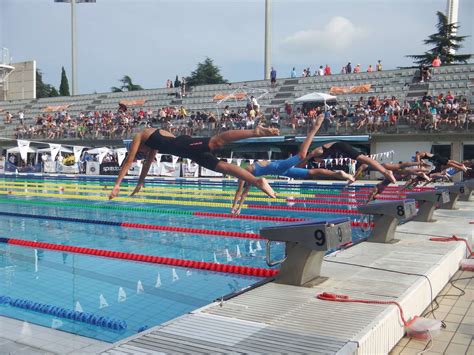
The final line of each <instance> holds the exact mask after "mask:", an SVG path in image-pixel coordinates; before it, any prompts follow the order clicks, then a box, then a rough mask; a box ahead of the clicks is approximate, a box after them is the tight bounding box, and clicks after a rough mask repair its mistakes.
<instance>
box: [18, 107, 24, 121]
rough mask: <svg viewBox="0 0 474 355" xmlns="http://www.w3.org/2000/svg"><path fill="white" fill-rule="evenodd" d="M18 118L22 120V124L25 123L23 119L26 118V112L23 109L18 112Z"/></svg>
mask: <svg viewBox="0 0 474 355" xmlns="http://www.w3.org/2000/svg"><path fill="white" fill-rule="evenodd" d="M18 118H19V120H20V124H23V119H24V118H25V114H24V112H23V110H20V111H19V112H18Z"/></svg>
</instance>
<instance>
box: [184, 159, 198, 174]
mask: <svg viewBox="0 0 474 355" xmlns="http://www.w3.org/2000/svg"><path fill="white" fill-rule="evenodd" d="M182 167H183V177H198V176H199V165H198V164H196V163H195V162H193V161H191V159H186V164H182Z"/></svg>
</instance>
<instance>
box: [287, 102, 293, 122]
mask: <svg viewBox="0 0 474 355" xmlns="http://www.w3.org/2000/svg"><path fill="white" fill-rule="evenodd" d="M285 113H286V119H287V120H290V118H291V114H292V113H293V107H292V106H291V104H290V103H289V102H285Z"/></svg>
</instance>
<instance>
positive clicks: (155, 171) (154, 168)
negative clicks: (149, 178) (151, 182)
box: [148, 162, 161, 176]
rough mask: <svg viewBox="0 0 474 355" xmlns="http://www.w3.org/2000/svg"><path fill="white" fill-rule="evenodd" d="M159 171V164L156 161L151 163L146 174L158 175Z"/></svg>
mask: <svg viewBox="0 0 474 355" xmlns="http://www.w3.org/2000/svg"><path fill="white" fill-rule="evenodd" d="M160 173H161V164H158V163H157V162H153V163H151V165H150V170H148V175H155V176H159V175H160Z"/></svg>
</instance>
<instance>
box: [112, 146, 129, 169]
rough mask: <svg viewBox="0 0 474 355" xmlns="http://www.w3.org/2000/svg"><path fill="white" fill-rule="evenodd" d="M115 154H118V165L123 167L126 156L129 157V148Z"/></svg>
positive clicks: (119, 150)
mask: <svg viewBox="0 0 474 355" xmlns="http://www.w3.org/2000/svg"><path fill="white" fill-rule="evenodd" d="M115 152H116V153H117V162H118V165H119V166H121V165H122V162H123V160H124V159H125V156H126V155H127V148H120V149H116V150H115Z"/></svg>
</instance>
